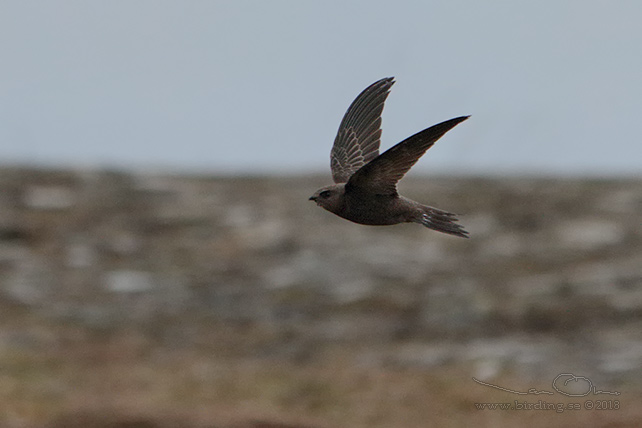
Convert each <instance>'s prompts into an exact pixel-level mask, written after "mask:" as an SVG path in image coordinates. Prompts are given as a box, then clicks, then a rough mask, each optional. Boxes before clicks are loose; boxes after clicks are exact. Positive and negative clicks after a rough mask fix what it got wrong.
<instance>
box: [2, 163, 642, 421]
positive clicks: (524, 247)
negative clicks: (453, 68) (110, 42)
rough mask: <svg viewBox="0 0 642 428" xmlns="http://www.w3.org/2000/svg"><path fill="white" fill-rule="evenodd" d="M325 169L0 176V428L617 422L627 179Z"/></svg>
mask: <svg viewBox="0 0 642 428" xmlns="http://www.w3.org/2000/svg"><path fill="white" fill-rule="evenodd" d="M327 182H328V178H327V177H314V176H311V177H287V178H279V177H236V178H233V177H206V176H176V175H163V174H151V173H144V174H143V173H129V172H113V171H85V170H78V171H73V170H70V171H53V170H35V169H26V168H7V167H5V168H4V169H2V170H0V311H1V312H0V314H1V315H0V426H1V427H7V428H35V427H43V428H65V427H70V428H75V427H87V428H92V427H93V428H98V427H100V428H169V427H172V428H178V427H181V428H295V427H300V428H330V427H342V428H343V427H355V428H361V427H400V428H406V427H407V428H415V427H469V426H477V427H515V426H522V427H540V426H541V427H544V426H568V427H604V428H606V427H610V428H614V427H638V426H640V421H641V420H642V406H640V403H642V375H641V374H642V371H641V370H640V369H641V368H642V227H640V225H641V224H642V179H573V178H565V179H561V178H548V179H543V178H539V179H535V178H514V177H511V178H509V177H503V178H500V177H497V178H464V179H455V178H448V177H425V178H412V177H409V178H407V179H405V180H403V181H402V182H401V184H400V190H401V192H402V193H403V194H404V195H406V196H408V197H409V198H411V199H414V200H417V201H421V202H423V203H426V204H429V205H433V206H435V207H439V208H442V209H445V210H448V211H453V212H456V213H457V214H459V216H460V218H461V223H462V224H463V225H464V226H465V227H466V229H467V230H469V231H470V234H471V239H461V238H457V237H452V236H447V235H443V234H440V233H437V232H434V231H431V230H428V229H426V228H423V227H421V226H420V225H416V224H408V225H399V226H391V227H372V226H361V225H357V224H353V223H350V222H347V221H345V220H342V219H340V218H338V217H336V216H334V215H332V214H329V213H327V212H325V211H323V210H321V209H319V208H317V207H316V206H315V205H314V204H313V203H311V202H309V201H308V200H307V199H308V197H309V196H310V195H311V194H312V192H313V191H314V190H315V189H317V188H318V187H320V186H321V185H323V184H324V183H327ZM571 374H573V375H575V376H577V377H576V378H573V377H572V376H571ZM560 375H562V376H561V377H560ZM473 378H475V379H476V380H477V381H475V380H473ZM556 378H557V380H556ZM564 380H569V382H567V383H566V384H565V385H564V382H563V381H564ZM482 382H483V383H482ZM591 385H592V386H594V387H595V389H594V390H590V387H591ZM555 386H558V387H559V388H558V389H555ZM589 391H590V392H589ZM609 392H610V393H609ZM616 393H617V395H616ZM569 394H571V395H569ZM483 403H509V405H510V406H511V407H512V408H508V409H505V410H501V409H499V408H497V409H488V408H486V409H479V407H480V405H482V404H483ZM560 406H561V407H563V408H559V407H560ZM575 406H577V407H575Z"/></svg>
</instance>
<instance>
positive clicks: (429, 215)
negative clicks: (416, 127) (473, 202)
mask: <svg viewBox="0 0 642 428" xmlns="http://www.w3.org/2000/svg"><path fill="white" fill-rule="evenodd" d="M393 84H394V78H392V77H388V78H385V79H381V80H379V81H377V82H375V83H373V84H372V85H370V86H369V87H367V88H366V89H365V90H364V91H363V92H361V94H359V96H357V98H356V99H355V100H354V101H353V102H352V104H351V105H350V107H349V108H348V111H347V112H346V114H345V116H344V117H343V120H342V121H341V125H340V126H339V131H338V133H337V137H336V139H335V141H334V146H333V147H332V151H331V154H330V160H331V162H330V167H331V169H332V177H333V179H334V182H335V183H336V184H335V185H332V186H327V187H323V188H321V189H319V190H318V191H317V192H316V193H315V194H314V195H313V196H312V197H310V200H313V201H315V202H316V203H317V204H318V205H320V206H321V207H323V208H325V209H326V210H328V211H330V212H332V213H334V214H337V215H338V216H340V217H343V218H345V219H347V220H350V221H353V222H355V223H361V224H369V225H391V224H398V223H405V222H414V223H420V224H422V225H424V226H426V227H428V228H431V229H434V230H437V231H439V232H443V233H448V234H451V235H456V236H461V237H465V238H467V237H468V232H466V231H465V230H464V228H463V227H461V226H460V225H459V224H457V223H456V222H457V218H455V215H454V214H452V213H449V212H445V211H441V210H439V209H436V208H432V207H429V206H426V205H422V204H420V203H418V202H415V201H412V200H410V199H407V198H405V197H403V196H400V195H399V194H398V193H397V182H398V181H399V180H400V179H401V178H402V177H403V176H404V175H405V174H406V173H407V172H408V171H409V170H410V168H412V166H413V165H414V164H415V163H416V162H417V161H418V160H419V158H420V157H421V156H423V154H424V153H426V150H428V149H429V148H430V147H431V146H432V145H433V144H434V143H435V141H437V140H438V139H440V138H441V137H442V136H443V135H444V134H445V133H446V132H448V131H449V130H451V129H452V128H454V127H455V126H456V125H457V124H459V123H461V122H463V121H464V120H466V119H468V117H469V116H461V117H457V118H454V119H450V120H447V121H445V122H442V123H439V124H437V125H434V126H431V127H430V128H428V129H424V130H423V131H421V132H418V133H417V134H415V135H413V136H412V137H409V138H407V139H405V140H403V141H402V142H400V143H399V144H397V145H395V146H393V147H392V148H390V149H388V150H387V151H386V152H384V153H383V154H381V155H379V144H380V138H381V113H382V112H383V105H384V102H385V101H386V98H387V97H388V94H389V93H390V88H391V87H392V85H393Z"/></svg>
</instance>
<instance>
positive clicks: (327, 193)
mask: <svg viewBox="0 0 642 428" xmlns="http://www.w3.org/2000/svg"><path fill="white" fill-rule="evenodd" d="M319 196H321V197H322V198H329V197H330V191H329V190H324V191H323V192H321V193H319Z"/></svg>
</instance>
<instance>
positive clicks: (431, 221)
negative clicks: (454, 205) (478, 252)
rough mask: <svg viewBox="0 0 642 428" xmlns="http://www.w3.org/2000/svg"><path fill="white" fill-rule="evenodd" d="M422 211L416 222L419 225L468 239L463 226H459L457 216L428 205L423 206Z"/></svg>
mask: <svg viewBox="0 0 642 428" xmlns="http://www.w3.org/2000/svg"><path fill="white" fill-rule="evenodd" d="M421 211H422V212H421V214H420V215H419V217H418V218H417V220H415V221H416V222H417V223H421V224H423V225H424V226H426V227H428V228H430V229H433V230H436V231H438V232H443V233H447V234H449V235H455V236H461V237H462V238H468V232H467V231H466V230H464V228H463V227H462V226H461V225H459V224H457V221H458V220H457V217H455V214H453V213H449V212H446V211H442V210H439V209H437V208H433V207H428V206H426V205H422V206H421Z"/></svg>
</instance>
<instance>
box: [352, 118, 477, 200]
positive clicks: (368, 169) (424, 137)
mask: <svg viewBox="0 0 642 428" xmlns="http://www.w3.org/2000/svg"><path fill="white" fill-rule="evenodd" d="M468 117H469V116H462V117H457V118H455V119H450V120H447V121H445V122H441V123H439V124H437V125H435V126H431V127H430V128H428V129H424V130H423V131H421V132H418V133H417V134H415V135H413V136H412V137H409V138H406V139H405V140H403V141H402V142H401V143H399V144H397V145H396V146H393V147H391V148H390V149H388V150H386V151H385V152H384V153H382V154H381V155H380V156H379V157H377V158H375V159H373V160H372V161H371V162H369V163H367V164H366V165H364V166H363V167H361V168H360V169H359V170H358V171H357V172H355V173H354V174H353V175H352V177H350V179H349V180H348V183H347V186H348V188H350V189H352V190H357V191H365V192H370V193H376V194H384V195H386V194H395V195H396V194H397V182H398V181H399V180H401V178H402V177H403V176H404V175H405V174H406V173H407V172H408V170H410V168H412V166H413V165H414V164H415V163H416V162H417V161H418V160H419V158H420V157H421V156H422V155H423V154H424V153H426V150H428V149H429V148H430V147H431V146H432V145H433V144H434V143H435V141H437V140H438V139H440V138H441V137H442V136H443V135H444V134H445V133H446V132H448V131H450V130H451V129H452V128H454V127H455V126H456V125H457V124H458V123H461V122H463V121H464V120H466V119H468Z"/></svg>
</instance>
